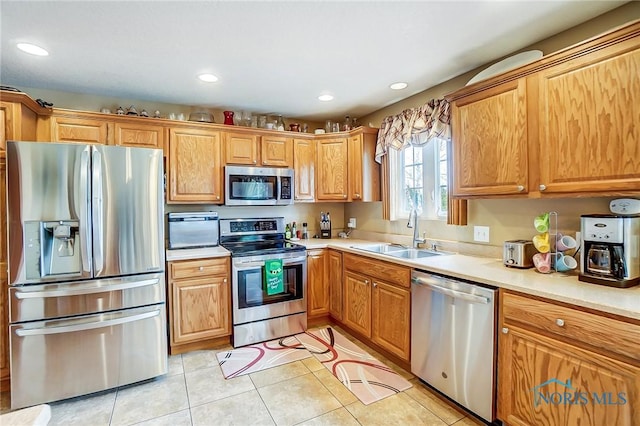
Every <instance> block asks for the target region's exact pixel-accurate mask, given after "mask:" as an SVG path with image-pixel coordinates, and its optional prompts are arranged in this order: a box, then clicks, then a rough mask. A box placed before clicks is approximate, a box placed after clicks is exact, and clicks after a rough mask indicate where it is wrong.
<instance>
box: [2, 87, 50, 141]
mask: <svg viewBox="0 0 640 426" xmlns="http://www.w3.org/2000/svg"><path fill="white" fill-rule="evenodd" d="M23 96H25V97H26V95H23ZM14 97H15V95H14V96H7V94H6V93H4V92H3V93H2V98H1V99H2V100H0V152H4V151H5V150H6V148H7V141H8V140H14V141H35V140H36V123H37V119H38V113H37V112H36V111H34V110H33V109H31V108H29V107H28V106H27V105H25V104H23V103H22V102H20V98H17V99H15V102H14V101H13V99H14ZM5 99H10V100H11V101H10V100H5ZM29 101H30V102H29V103H33V104H35V102H33V101H32V100H31V99H29ZM36 105H37V104H36ZM41 110H44V108H42V109H41Z"/></svg>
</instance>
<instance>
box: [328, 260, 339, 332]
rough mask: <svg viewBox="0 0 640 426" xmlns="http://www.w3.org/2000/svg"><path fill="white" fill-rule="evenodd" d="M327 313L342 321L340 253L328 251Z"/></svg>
mask: <svg viewBox="0 0 640 426" xmlns="http://www.w3.org/2000/svg"><path fill="white" fill-rule="evenodd" d="M327 279H328V280H329V283H328V284H329V313H330V314H331V316H332V317H333V318H335V319H337V320H338V321H342V293H343V291H342V290H343V288H342V287H343V284H342V253H341V252H339V251H337V250H331V249H330V250H329V273H328V277H327Z"/></svg>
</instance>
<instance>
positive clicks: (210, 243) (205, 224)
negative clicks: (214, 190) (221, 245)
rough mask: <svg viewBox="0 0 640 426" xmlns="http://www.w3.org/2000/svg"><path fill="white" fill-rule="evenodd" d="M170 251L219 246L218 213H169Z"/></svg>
mask: <svg viewBox="0 0 640 426" xmlns="http://www.w3.org/2000/svg"><path fill="white" fill-rule="evenodd" d="M167 221H168V222H169V249H183V248H198V247H214V246H217V245H218V213H217V212H191V213H169V214H168V218H167Z"/></svg>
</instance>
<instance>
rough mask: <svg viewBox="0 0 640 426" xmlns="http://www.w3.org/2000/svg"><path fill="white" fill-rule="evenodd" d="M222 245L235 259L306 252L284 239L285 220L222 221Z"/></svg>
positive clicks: (301, 246)
mask: <svg viewBox="0 0 640 426" xmlns="http://www.w3.org/2000/svg"><path fill="white" fill-rule="evenodd" d="M220 245H221V246H222V247H224V248H226V249H227V250H229V251H230V252H231V255H232V256H233V257H244V256H261V255H271V254H278V253H289V252H298V251H305V250H306V249H307V248H306V247H305V246H303V245H300V244H295V243H291V242H289V241H286V240H285V239H284V218H282V217H276V218H259V219H221V220H220Z"/></svg>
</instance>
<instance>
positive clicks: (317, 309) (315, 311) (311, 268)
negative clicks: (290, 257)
mask: <svg viewBox="0 0 640 426" xmlns="http://www.w3.org/2000/svg"><path fill="white" fill-rule="evenodd" d="M327 261H328V255H327V250H324V249H322V250H309V251H307V315H308V316H309V318H313V317H317V316H322V315H326V314H328V313H329V290H330V289H329V285H328V282H327V275H328V269H327V265H328V264H327Z"/></svg>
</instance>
